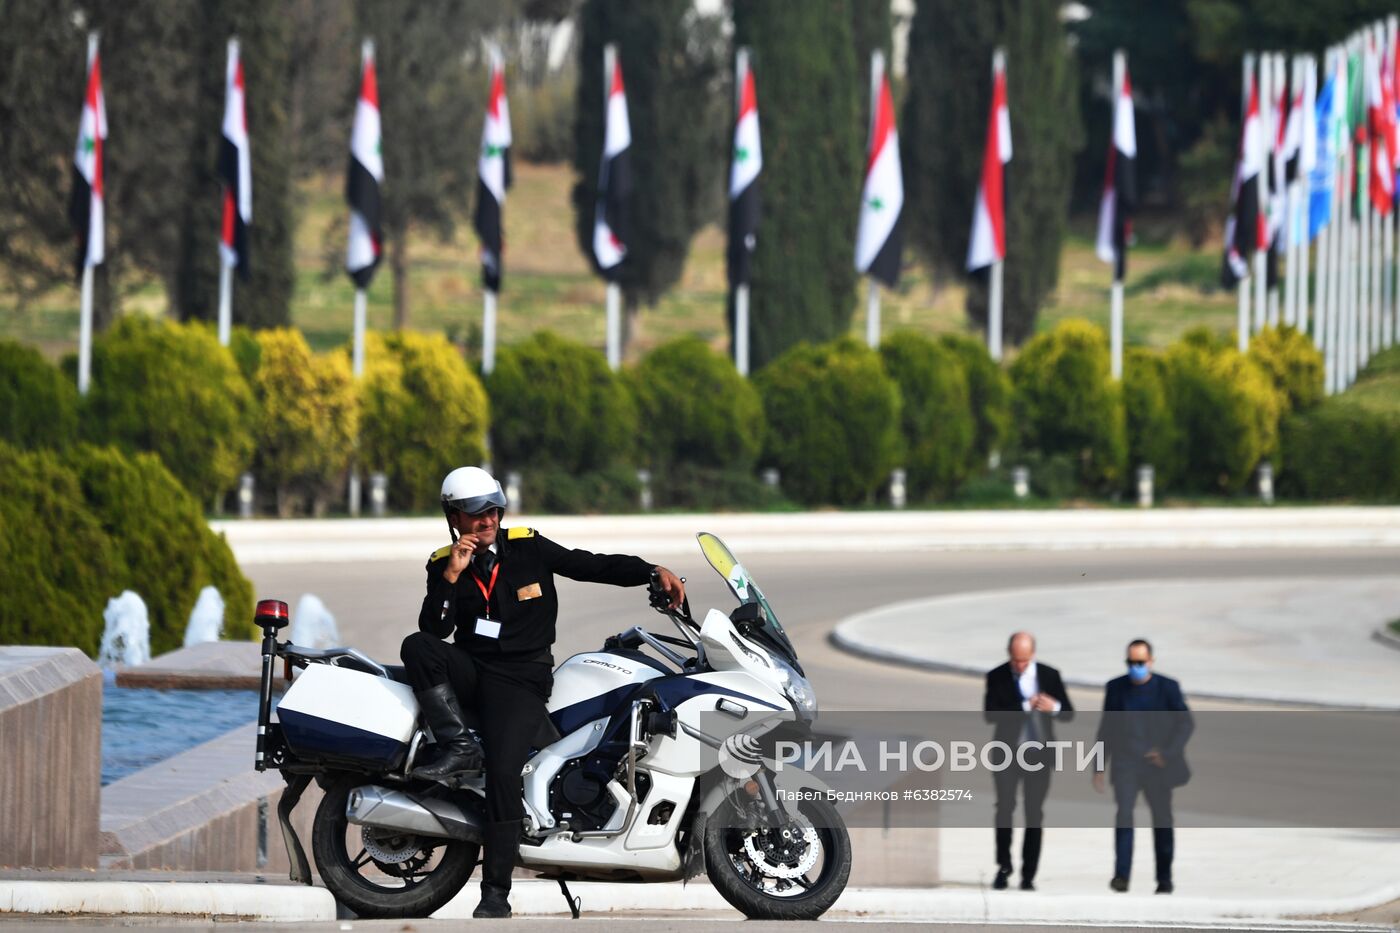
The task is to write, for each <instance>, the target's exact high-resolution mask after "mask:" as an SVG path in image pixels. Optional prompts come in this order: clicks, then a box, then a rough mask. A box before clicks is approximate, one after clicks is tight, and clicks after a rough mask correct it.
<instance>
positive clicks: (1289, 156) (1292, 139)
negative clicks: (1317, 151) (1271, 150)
mask: <svg viewBox="0 0 1400 933" xmlns="http://www.w3.org/2000/svg"><path fill="white" fill-rule="evenodd" d="M1293 77H1294V78H1295V79H1299V80H1298V86H1297V87H1294V88H1290V90H1291V92H1292V94H1291V95H1290V97H1289V99H1288V114H1287V116H1285V117H1284V118H1283V124H1282V129H1281V130H1280V132H1279V139H1280V140H1281V144H1280V153H1281V155H1280V157H1281V158H1282V159H1283V178H1284V181H1285V182H1292V181H1295V180H1296V179H1297V178H1298V176H1299V168H1298V166H1299V161H1298V160H1299V157H1300V156H1301V155H1302V154H1303V83H1302V80H1301V76H1300V75H1299V74H1298V72H1297V71H1296V69H1295V71H1294V72H1293Z"/></svg>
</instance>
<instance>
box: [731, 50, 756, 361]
mask: <svg viewBox="0 0 1400 933" xmlns="http://www.w3.org/2000/svg"><path fill="white" fill-rule="evenodd" d="M748 70H749V50H748V49H747V48H739V49H737V50H736V51H735V52H734V112H735V113H736V114H737V113H738V112H739V108H740V107H742V106H743V98H744V86H743V81H744V75H745V74H747V73H748ZM752 184H757V182H756V181H755V182H752ZM734 368H735V369H737V370H738V371H739V375H741V376H747V375H748V374H749V283H747V282H745V283H743V284H742V285H737V286H735V288H734Z"/></svg>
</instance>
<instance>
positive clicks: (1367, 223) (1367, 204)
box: [1352, 30, 1374, 376]
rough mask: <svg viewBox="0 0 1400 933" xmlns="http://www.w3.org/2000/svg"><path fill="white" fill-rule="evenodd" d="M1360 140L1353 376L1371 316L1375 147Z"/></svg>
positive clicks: (1366, 73)
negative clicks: (1361, 170)
mask: <svg viewBox="0 0 1400 933" xmlns="http://www.w3.org/2000/svg"><path fill="white" fill-rule="evenodd" d="M1370 39H1371V37H1370V35H1369V30H1367V31H1366V33H1363V34H1362V38H1361V106H1362V112H1361V119H1362V120H1363V121H1365V120H1366V119H1367V116H1368V114H1367V112H1366V111H1367V109H1368V104H1369V100H1368V94H1369V91H1370V89H1369V88H1368V87H1367V85H1368V84H1369V83H1370V75H1371V67H1370V58H1371V41H1370ZM1363 138H1365V139H1366V140H1367V141H1366V142H1365V143H1363V144H1362V145H1363V146H1364V147H1365V148H1364V152H1365V154H1366V160H1365V166H1364V168H1365V178H1363V179H1357V186H1356V212H1357V213H1358V214H1359V215H1361V216H1360V222H1361V239H1360V241H1359V246H1358V253H1359V256H1358V258H1359V261H1360V271H1359V273H1358V275H1359V279H1358V282H1357V286H1358V292H1359V293H1360V303H1359V304H1358V305H1357V320H1358V325H1359V326H1358V328H1357V335H1356V356H1355V359H1356V363H1355V368H1354V369H1353V370H1352V375H1353V376H1355V374H1356V373H1357V372H1358V371H1359V370H1360V369H1361V367H1363V366H1365V365H1366V361H1367V360H1369V359H1370V358H1371V318H1372V313H1373V309H1372V306H1371V265H1372V263H1371V214H1372V213H1373V212H1374V208H1372V207H1371V192H1370V187H1371V185H1370V181H1371V170H1372V168H1371V162H1372V156H1373V155H1374V153H1373V151H1372V150H1373V149H1374V147H1373V146H1371V145H1370V144H1369V143H1370V140H1369V134H1368V135H1367V136H1363ZM1358 164H1360V163H1358Z"/></svg>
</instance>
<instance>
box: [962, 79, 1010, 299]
mask: <svg viewBox="0 0 1400 933" xmlns="http://www.w3.org/2000/svg"><path fill="white" fill-rule="evenodd" d="M1010 161H1011V115H1010V113H1009V112H1008V111H1007V109H1006V68H1005V66H1004V65H1003V64H1002V63H1001V62H1000V61H998V62H997V67H996V72H995V75H994V76H993V78H992V109H991V111H990V113H989V114H988V116H987V145H986V147H985V148H984V149H983V151H982V179H981V181H980V182H978V185H977V201H976V203H975V204H974V205H973V209H972V242H971V243H969V244H968V246H967V271H969V272H975V271H976V270H978V269H982V268H985V267H986V266H990V265H992V264H993V263H997V262H1001V261H1002V260H1003V259H1005V258H1006V212H1005V205H1004V204H1003V193H1004V192H1003V182H1004V178H1003V171H1004V169H1003V166H1005V165H1006V163H1008V162H1010Z"/></svg>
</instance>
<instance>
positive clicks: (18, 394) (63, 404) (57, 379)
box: [0, 340, 78, 450]
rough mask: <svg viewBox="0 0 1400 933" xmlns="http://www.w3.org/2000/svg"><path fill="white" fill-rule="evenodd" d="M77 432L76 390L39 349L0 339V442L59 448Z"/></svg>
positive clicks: (69, 441)
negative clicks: (41, 354) (40, 353)
mask: <svg viewBox="0 0 1400 933" xmlns="http://www.w3.org/2000/svg"><path fill="white" fill-rule="evenodd" d="M77 435H78V390H77V389H76V388H75V387H74V386H73V382H72V380H71V379H69V378H68V377H67V376H65V375H64V374H63V372H62V371H61V370H60V369H59V368H58V367H57V366H54V365H53V364H51V363H49V362H48V361H47V360H45V359H44V358H43V357H42V356H40V355H39V351H38V350H35V349H33V348H32V347H26V346H24V345H23V344H19V343H15V342H14V341H12V340H0V441H4V442H6V443H10V444H14V445H15V446H16V447H19V448H21V449H25V450H28V449H32V448H35V447H55V448H63V447H67V446H68V445H69V444H71V443H73V441H74V440H75V439H76V438H77Z"/></svg>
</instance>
